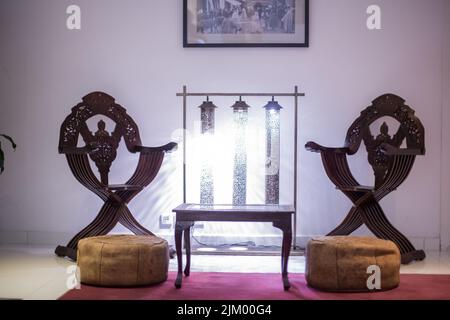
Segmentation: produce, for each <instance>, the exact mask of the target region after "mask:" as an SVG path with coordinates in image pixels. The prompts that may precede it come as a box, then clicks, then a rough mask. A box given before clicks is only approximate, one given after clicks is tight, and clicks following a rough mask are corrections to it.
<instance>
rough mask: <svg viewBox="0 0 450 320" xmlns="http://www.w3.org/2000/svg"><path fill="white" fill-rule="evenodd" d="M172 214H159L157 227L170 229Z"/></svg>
mask: <svg viewBox="0 0 450 320" xmlns="http://www.w3.org/2000/svg"><path fill="white" fill-rule="evenodd" d="M172 224H173V222H172V215H170V214H162V215H160V216H159V228H160V229H170V228H171V227H172Z"/></svg>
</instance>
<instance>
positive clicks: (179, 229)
mask: <svg viewBox="0 0 450 320" xmlns="http://www.w3.org/2000/svg"><path fill="white" fill-rule="evenodd" d="M183 230H184V228H183V224H182V223H180V222H177V223H176V225H175V248H176V250H177V262H178V274H177V279H176V280H175V287H176V288H177V289H179V288H181V282H182V281H183V248H182V246H181V242H182V241H181V240H182V238H183Z"/></svg>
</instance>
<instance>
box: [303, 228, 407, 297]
mask: <svg viewBox="0 0 450 320" xmlns="http://www.w3.org/2000/svg"><path fill="white" fill-rule="evenodd" d="M369 266H378V267H379V268H380V280H381V281H380V283H381V287H380V288H379V289H377V288H376V289H374V288H371V287H369V286H368V285H367V283H368V279H369V277H370V276H371V275H374V271H372V270H371V269H369V271H368V268H369ZM372 268H373V267H372ZM306 281H307V283H308V285H309V286H310V287H313V288H316V289H319V290H324V291H338V292H339V291H347V292H348V291H355V292H361V291H378V290H389V289H393V288H395V287H397V286H398V284H399V282H400V251H399V249H398V247H397V246H396V245H395V243H393V242H392V241H388V240H381V239H377V238H369V237H348V236H334V237H318V238H314V239H312V240H310V241H309V242H308V245H307V248H306Z"/></svg>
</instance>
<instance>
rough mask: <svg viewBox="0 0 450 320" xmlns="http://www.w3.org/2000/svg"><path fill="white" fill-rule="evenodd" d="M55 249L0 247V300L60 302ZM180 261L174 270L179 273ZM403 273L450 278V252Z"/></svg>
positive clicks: (230, 264) (211, 266)
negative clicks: (437, 275)
mask: <svg viewBox="0 0 450 320" xmlns="http://www.w3.org/2000/svg"><path fill="white" fill-rule="evenodd" d="M53 249H54V248H53V247H52V248H50V247H31V246H0V299H14V298H15V299H57V298H58V297H60V296H61V295H62V294H63V293H64V292H66V291H67V285H66V282H67V281H68V278H69V276H70V274H68V273H67V271H68V269H67V268H68V267H69V266H71V265H74V263H73V262H71V261H69V260H66V259H62V258H58V257H56V256H55V255H54V254H53ZM176 264H177V262H176V259H172V260H171V261H170V270H173V271H175V270H176ZM304 268H305V259H304V258H303V257H298V256H297V257H291V258H290V260H289V272H292V273H302V272H303V271H304ZM191 270H192V271H194V272H195V271H197V272H199V271H204V272H264V273H266V272H267V273H271V272H273V273H275V272H276V273H278V272H280V257H276V256H268V257H267V256H266V257H254V256H203V255H202V256H193V257H192V267H191ZM401 272H402V273H431V274H450V252H437V251H430V252H427V258H426V259H425V260H424V261H421V262H414V263H411V264H410V265H407V266H402V268H401Z"/></svg>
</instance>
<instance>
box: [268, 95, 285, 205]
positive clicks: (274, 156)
mask: <svg viewBox="0 0 450 320" xmlns="http://www.w3.org/2000/svg"><path fill="white" fill-rule="evenodd" d="M264 109H266V204H279V202H280V110H281V109H283V108H282V107H281V106H280V105H279V104H278V102H277V101H274V100H273V99H272V101H269V103H267V104H266V105H265V106H264Z"/></svg>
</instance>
